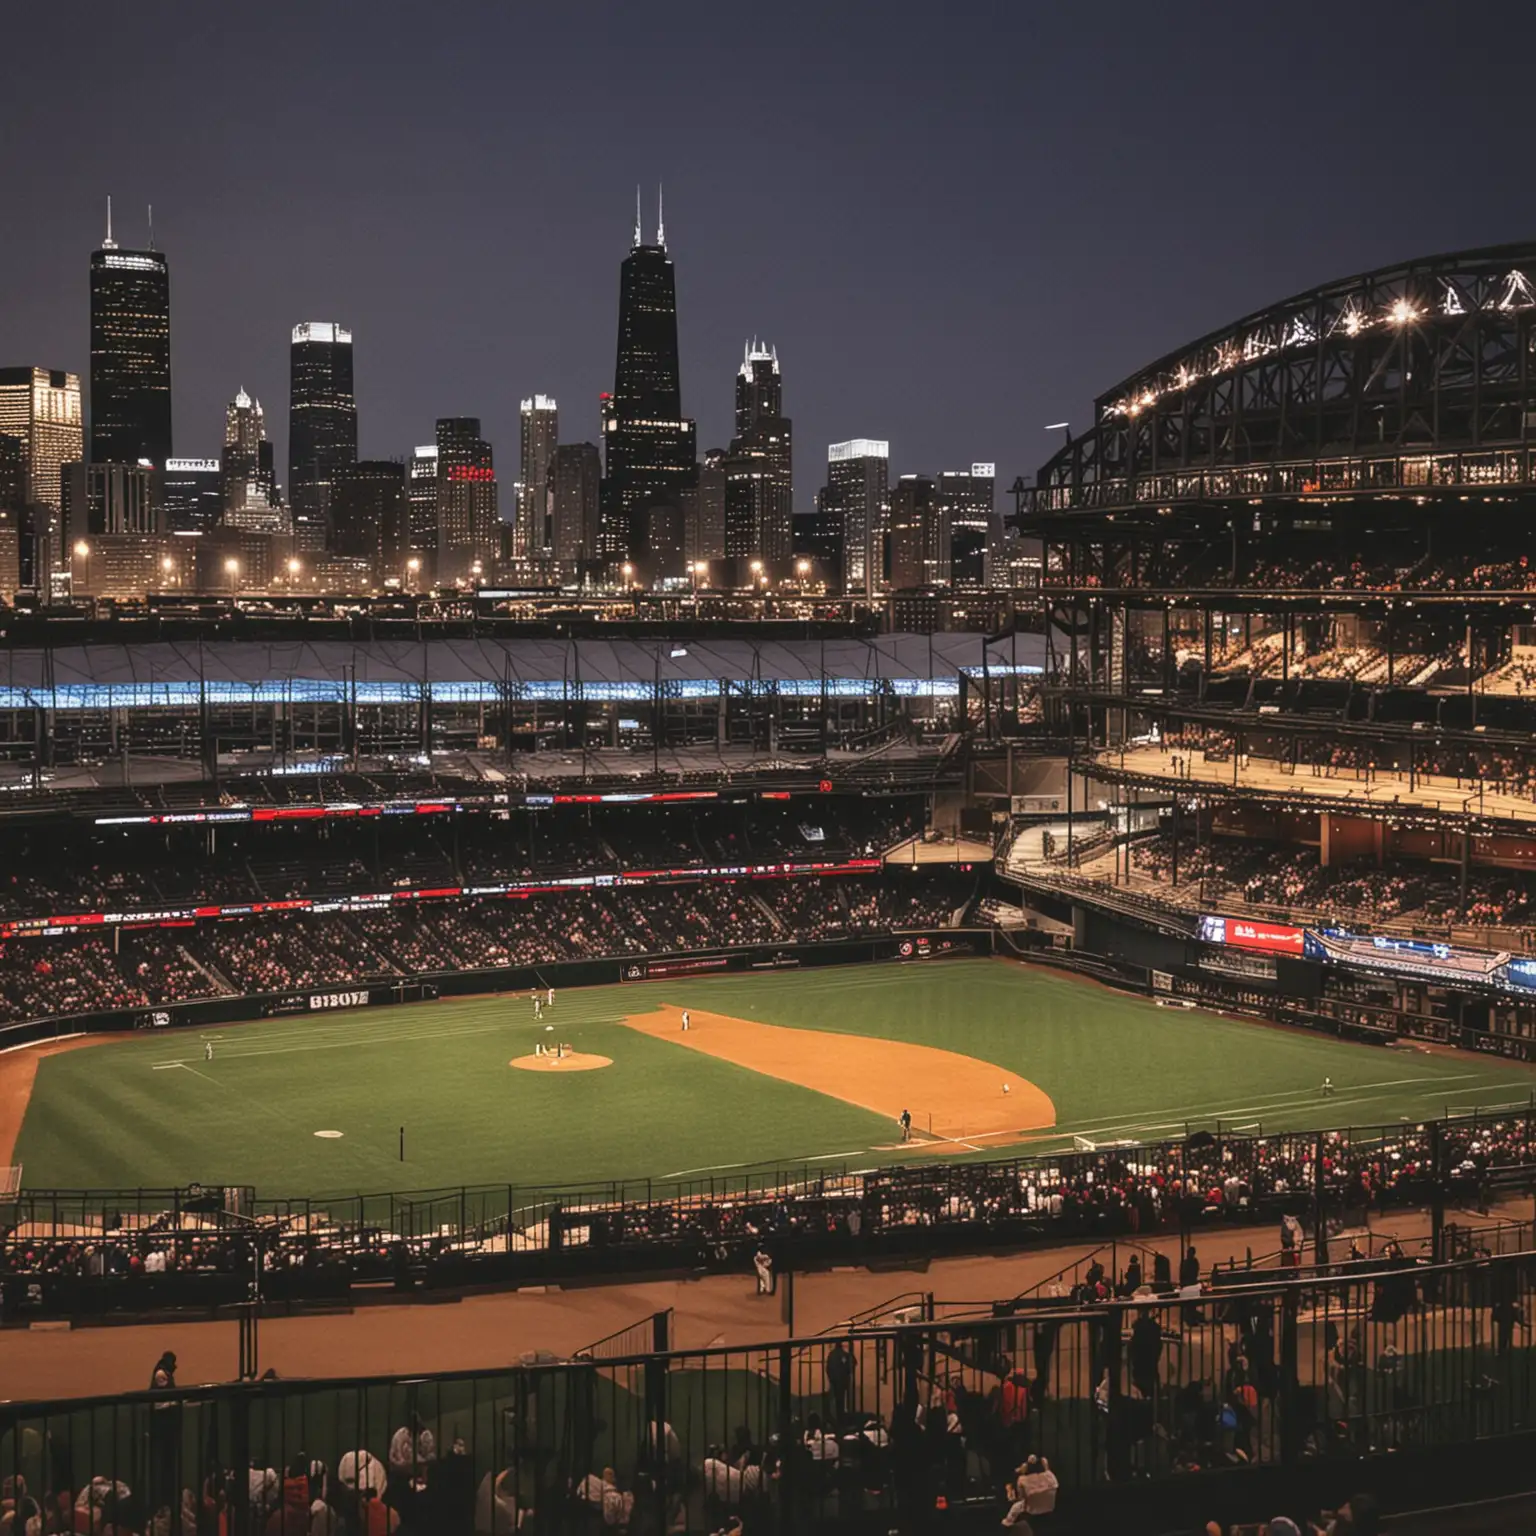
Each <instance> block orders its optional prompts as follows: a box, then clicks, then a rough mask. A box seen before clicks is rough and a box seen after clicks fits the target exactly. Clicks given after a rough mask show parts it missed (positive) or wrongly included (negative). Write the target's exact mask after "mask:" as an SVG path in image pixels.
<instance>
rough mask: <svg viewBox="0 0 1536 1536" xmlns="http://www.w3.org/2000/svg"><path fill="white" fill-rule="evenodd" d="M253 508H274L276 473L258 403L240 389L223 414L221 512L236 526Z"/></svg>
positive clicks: (270, 446)
mask: <svg viewBox="0 0 1536 1536" xmlns="http://www.w3.org/2000/svg"><path fill="white" fill-rule="evenodd" d="M253 506H255V507H258V508H268V509H271V508H275V507H276V506H277V473H276V470H275V469H274V468H273V463H272V444H271V443H269V442H268V441H267V423H266V416H265V414H264V413H263V411H262V409H261V401H260V400H253V399H252V398H251V397H250V396H249V395H248V394H246V392H245V391H244V390H243V389H242V390H241V391H240V392H239V394H237V395H236V396H235V398H234V399H233V400H232V401H231V402H230V403H229V405H228V406H227V407H226V408H225V411H224V510H225V513H226V515H227V516H229V517H230V519H231V521H233V522H234V523H235V524H236V525H237V526H238V525H239V522H240V519H241V518H243V517H248V516H249V510H250V509H251V508H252V507H253Z"/></svg>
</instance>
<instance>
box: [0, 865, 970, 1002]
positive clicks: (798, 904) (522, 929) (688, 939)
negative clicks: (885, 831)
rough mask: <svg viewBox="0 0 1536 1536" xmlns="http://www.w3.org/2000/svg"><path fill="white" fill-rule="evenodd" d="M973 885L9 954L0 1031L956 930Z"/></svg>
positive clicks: (814, 885) (559, 904)
mask: <svg viewBox="0 0 1536 1536" xmlns="http://www.w3.org/2000/svg"><path fill="white" fill-rule="evenodd" d="M974 895H975V881H974V879H973V878H972V877H969V876H965V875H959V874H954V875H951V874H948V873H945V872H942V871H940V872H935V871H934V870H933V869H932V867H931V866H918V867H917V868H916V869H915V870H909V869H901V870H893V871H891V872H889V873H888V874H885V875H863V876H838V877H836V878H817V877H799V878H787V879H744V880H698V881H694V882H682V883H678V884H668V885H658V884H643V885H642V884H634V885H613V886H604V887H599V888H595V889H582V890H550V891H544V892H538V893H535V894H532V895H528V896H520V897H512V898H495V897H491V898H485V899H482V900H478V901H443V902H409V903H399V904H395V905H384V906H379V907H374V908H366V909H360V910H354V911H348V912H327V913H319V912H279V913H269V914H263V915H261V916H258V917H246V918H225V919H220V920H217V921H215V920H208V921H204V922H202V923H198V924H195V925H194V924H185V925H180V926H175V927H170V928H166V929H152V928H139V929H121V930H117V934H116V941H115V944H114V940H113V939H112V938H111V937H110V936H102V935H101V934H100V933H99V932H98V933H96V934H94V935H92V936H89V937H81V936H57V937H45V938H24V939H11V940H9V941H7V942H5V943H4V944H0V1021H15V1020H20V1019H28V1018H42V1017H53V1016H67V1015H70V1014H80V1013H91V1012H102V1011H107V1010H114V1009H126V1008H142V1007H159V1006H162V1005H164V1004H166V1003H179V1002H186V1001H188V1000H191V999H194V998H200V997H216V996H221V995H232V994H256V993H270V992H289V991H293V990H296V989H302V988H313V987H342V986H349V985H369V984H378V983H389V982H396V981H400V980H403V979H406V978H409V977H416V976H422V975H436V974H442V973H446V972H452V971H463V970H492V969H502V968H505V967H509V966H539V965H552V964H557V963H559V962H562V961H572V960H595V959H602V958H608V957H613V958H622V957H624V956H629V955H644V954H666V953H675V952H677V951H683V950H697V949H719V948H728V947H731V946H736V945H767V944H789V943H799V942H803V941H811V940H825V939H836V938H845V937H850V936H854V935H862V934H874V933H882V932H890V931H892V930H894V929H899V928H933V927H942V926H949V925H950V924H952V923H953V922H954V920H955V919H956V917H957V916H958V915H959V914H960V913H961V912H963V910H964V909H965V907H966V906H967V904H968V902H969V901H970V900H971V898H972V897H973V896H974Z"/></svg>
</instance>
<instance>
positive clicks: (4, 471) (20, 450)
mask: <svg viewBox="0 0 1536 1536" xmlns="http://www.w3.org/2000/svg"><path fill="white" fill-rule="evenodd" d="M26 504H27V455H26V445H25V444H24V443H23V442H22V440H21V439H20V438H19V437H13V436H11V434H10V433H9V432H0V512H20V511H21V509H22V508H23V507H24V506H26Z"/></svg>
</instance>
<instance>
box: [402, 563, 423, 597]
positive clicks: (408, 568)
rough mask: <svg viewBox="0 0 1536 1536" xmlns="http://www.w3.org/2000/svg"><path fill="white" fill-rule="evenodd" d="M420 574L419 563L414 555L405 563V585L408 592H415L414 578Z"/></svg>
mask: <svg viewBox="0 0 1536 1536" xmlns="http://www.w3.org/2000/svg"><path fill="white" fill-rule="evenodd" d="M420 574H421V561H420V560H419V559H418V558H417V557H416V556H415V555H412V556H411V558H410V559H409V560H407V561H406V562H405V585H406V590H407V591H408V592H414V591H415V590H416V578H417V577H418V576H419V575H420Z"/></svg>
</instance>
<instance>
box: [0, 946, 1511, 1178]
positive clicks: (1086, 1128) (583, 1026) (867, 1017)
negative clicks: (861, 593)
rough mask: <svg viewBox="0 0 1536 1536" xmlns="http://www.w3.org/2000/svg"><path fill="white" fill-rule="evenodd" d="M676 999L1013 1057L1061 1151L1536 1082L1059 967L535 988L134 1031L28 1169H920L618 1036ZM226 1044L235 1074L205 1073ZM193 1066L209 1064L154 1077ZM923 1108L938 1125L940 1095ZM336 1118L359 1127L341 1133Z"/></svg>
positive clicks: (659, 1046) (45, 1071) (867, 1139)
mask: <svg viewBox="0 0 1536 1536" xmlns="http://www.w3.org/2000/svg"><path fill="white" fill-rule="evenodd" d="M663 1004H672V1005H676V1006H678V1007H687V1008H693V1009H697V1010H699V1011H701V1012H715V1013H720V1014H725V1015H729V1016H733V1017H737V1018H742V1019H749V1020H759V1021H761V1022H764V1023H768V1024H777V1025H781V1026H785V1027H788V1028H802V1029H816V1030H824V1031H831V1032H837V1033H847V1034H864V1035H870V1036H875V1037H882V1038H889V1039H892V1040H903V1041H909V1042H913V1043H917V1044H923V1045H929V1046H934V1047H937V1048H940V1049H943V1050H948V1051H954V1052H958V1053H961V1054H965V1055H970V1056H975V1057H978V1058H980V1059H982V1060H985V1061H988V1062H995V1063H996V1064H997V1065H999V1066H1001V1067H1003V1068H1005V1069H1006V1070H1007V1071H1008V1072H1010V1073H1016V1074H1017V1075H1018V1076H1019V1077H1020V1078H1027V1079H1029V1080H1030V1081H1032V1082H1035V1083H1037V1084H1038V1085H1039V1086H1040V1087H1041V1088H1042V1089H1043V1090H1044V1091H1045V1092H1046V1093H1048V1094H1049V1095H1050V1096H1051V1098H1052V1100H1053V1101H1054V1102H1055V1105H1056V1109H1057V1118H1058V1124H1057V1126H1056V1128H1055V1131H1054V1132H1053V1133H1045V1134H1046V1135H1047V1136H1049V1137H1052V1138H1053V1139H1056V1140H1062V1141H1065V1140H1067V1139H1069V1138H1070V1137H1071V1136H1072V1135H1074V1134H1078V1135H1085V1134H1086V1135H1090V1136H1092V1135H1094V1134H1095V1133H1097V1135H1098V1137H1099V1138H1100V1139H1115V1138H1116V1137H1117V1136H1122V1135H1123V1136H1149V1137H1155V1136H1160V1135H1178V1134H1182V1129H1183V1123H1184V1122H1185V1121H1186V1120H1188V1121H1190V1122H1197V1121H1198V1122H1201V1123H1207V1124H1208V1123H1210V1122H1211V1121H1213V1120H1214V1119H1215V1118H1217V1117H1220V1118H1221V1119H1222V1120H1223V1121H1228V1120H1232V1119H1236V1118H1239V1117H1247V1118H1249V1119H1259V1120H1262V1121H1263V1126H1264V1129H1265V1131H1266V1132H1268V1131H1271V1130H1282V1129H1306V1128H1311V1127H1316V1126H1325V1125H1332V1124H1336V1123H1339V1122H1340V1121H1348V1120H1351V1119H1354V1120H1356V1121H1363V1122H1364V1123H1367V1124H1376V1123H1383V1122H1385V1123H1392V1122H1395V1121H1396V1120H1397V1119H1399V1117H1402V1116H1408V1117H1410V1118H1414V1119H1420V1118H1424V1117H1426V1116H1427V1115H1429V1114H1433V1113H1438V1112H1440V1111H1441V1110H1442V1109H1443V1107H1444V1104H1445V1102H1446V1100H1447V1099H1450V1100H1452V1101H1454V1102H1455V1103H1458V1104H1473V1103H1477V1102H1480V1101H1483V1100H1488V1099H1493V1100H1495V1101H1497V1102H1499V1103H1501V1104H1507V1103H1508V1102H1510V1101H1512V1100H1519V1099H1524V1098H1526V1097H1527V1096H1528V1095H1529V1094H1530V1092H1531V1089H1532V1086H1533V1084H1536V1073H1533V1072H1532V1070H1531V1068H1529V1067H1526V1066H1524V1065H1523V1064H1519V1063H1511V1062H1504V1061H1502V1060H1492V1059H1490V1060H1488V1061H1486V1062H1484V1061H1482V1060H1477V1059H1472V1058H1468V1057H1447V1056H1445V1055H1429V1054H1420V1053H1417V1052H1393V1053H1392V1054H1391V1055H1390V1056H1389V1055H1387V1054H1385V1053H1384V1052H1383V1051H1382V1050H1381V1049H1380V1048H1379V1047H1372V1046H1365V1045H1355V1044H1351V1043H1347V1042H1340V1041H1337V1040H1333V1039H1330V1038H1328V1037H1325V1036H1317V1035H1309V1034H1305V1033H1302V1032H1296V1031H1286V1030H1277V1029H1272V1028H1267V1027H1263V1026H1259V1025H1254V1024H1249V1023H1244V1022H1240V1021H1236V1020H1231V1019H1224V1018H1221V1017H1219V1016H1217V1015H1214V1014H1208V1013H1202V1012H1200V1011H1198V1010H1194V1011H1186V1010H1167V1009H1158V1008H1156V1007H1154V1006H1153V1005H1152V1004H1151V1003H1150V1002H1148V1001H1146V1000H1143V999H1138V998H1132V997H1127V996H1123V995H1120V994H1117V993H1113V992H1109V991H1106V990H1105V989H1103V988H1100V987H1097V986H1093V985H1088V984H1084V983H1081V982H1078V981H1076V980H1074V979H1073V978H1070V977H1064V976H1061V975H1059V974H1057V973H1055V972H1048V971H1044V970H1035V969H1030V968H1028V967H1023V966H1018V965H1011V964H1004V963H1002V962H998V961H992V960H958V961H957V960H934V961H926V962H913V963H907V964H887V965H861V966H848V967H840V968H837V969H835V970H818V971H800V972H796V971H790V972H775V973H773V974H771V975H762V974H741V975H728V976H710V977H683V978H671V979H667V980H662V981H650V982H643V983H631V984H626V985H615V986H609V987H599V988H591V989H583V990H570V989H568V990H559V991H557V993H556V1001H555V1005H554V1007H553V1009H550V1010H546V1011H545V1013H544V1015H543V1016H542V1017H541V1018H538V1019H535V1017H534V1014H533V1008H532V1003H531V1001H530V999H529V996H528V993H527V992H526V991H524V992H521V993H518V994H515V995H500V996H485V997H474V998H458V999H452V1000H444V1001H442V1002H437V1003H424V1004H414V1005H407V1006H387V1007H381V1008H372V1009H370V1008H363V1009H358V1010H354V1011H346V1012H337V1013H320V1012H317V1013H313V1014H304V1015H300V1016H288V1017H284V1018H279V1019H272V1020H266V1021H259V1022H255V1023H252V1024H248V1025H236V1026H226V1027H220V1028H213V1029H206V1030H202V1031H198V1032H188V1033H185V1034H176V1035H167V1034H146V1035H141V1036H136V1037H134V1038H132V1039H129V1040H125V1041H122V1042H114V1043H112V1044H110V1045H103V1046H97V1047H90V1048H87V1049H85V1050H81V1051H77V1052H74V1053H72V1054H65V1055H59V1056H55V1057H51V1058H48V1059H46V1060H44V1061H42V1062H41V1063H40V1065H39V1072H38V1079H37V1087H36V1089H35V1091H34V1096H33V1101H32V1106H31V1108H30V1110H29V1112H28V1114H27V1117H26V1121H25V1123H24V1125H23V1127H22V1132H21V1137H20V1140H19V1143H18V1148H17V1153H16V1157H17V1160H18V1161H20V1162H22V1163H23V1164H24V1166H25V1168H26V1179H27V1183H28V1185H30V1186H32V1187H33V1188H39V1187H48V1186H54V1187H63V1188H82V1187H97V1188H103V1187H133V1186H139V1185H143V1186H163V1185H171V1184H185V1183H188V1182H190V1181H192V1180H202V1181H203V1182H207V1183H215V1182H223V1183H242V1184H255V1185H256V1186H257V1188H258V1189H259V1190H261V1191H262V1192H263V1193H265V1194H271V1195H285V1194H293V1195H302V1194H317V1195H318V1194H323V1193H327V1192H329V1193H332V1194H334V1193H337V1192H346V1191H348V1190H352V1191H357V1190H368V1191H376V1190H385V1189H391V1188H396V1189H404V1188H424V1187H438V1186H442V1187H449V1186H456V1185H458V1184H461V1183H499V1184H508V1183H510V1184H513V1185H516V1186H519V1187H521V1188H525V1189H526V1188H531V1187H535V1186H540V1185H572V1184H586V1183H591V1184H598V1183H602V1182H606V1181H609V1180H613V1179H620V1178H645V1177H648V1176H654V1177H665V1176H666V1174H667V1173H668V1172H670V1171H674V1170H679V1169H701V1170H709V1169H716V1170H718V1169H722V1168H725V1167H728V1166H733V1165H734V1166H740V1167H748V1166H760V1165H762V1164H764V1163H771V1162H773V1161H776V1160H778V1161H782V1162H784V1163H786V1164H791V1163H795V1162H799V1161H803V1160H805V1159H807V1158H825V1159H832V1158H837V1157H846V1158H848V1159H849V1160H850V1161H853V1162H854V1163H855V1165H856V1166H869V1165H871V1164H874V1163H878V1162H882V1161H892V1160H899V1159H903V1158H905V1159H907V1160H910V1159H911V1156H912V1154H911V1153H910V1152H907V1153H903V1152H901V1151H900V1150H884V1151H879V1152H876V1151H873V1150H871V1151H868V1152H855V1151H852V1150H850V1149H856V1148H861V1147H863V1148H870V1149H874V1148H887V1149H889V1148H890V1147H891V1144H892V1142H893V1141H894V1139H895V1138H894V1136H893V1135H892V1127H891V1126H890V1125H889V1124H888V1123H886V1122H885V1121H884V1120H883V1119H882V1118H881V1117H879V1116H877V1115H872V1114H870V1113H869V1112H867V1111H864V1110H860V1109H857V1108H855V1107H854V1106H853V1105H850V1104H848V1103H844V1102H842V1101H840V1100H838V1099H837V1098H834V1097H831V1096H829V1095H827V1094H824V1093H816V1092H813V1091H811V1090H809V1089H805V1088H802V1087H799V1086H797V1085H795V1084H792V1083H787V1082H781V1081H778V1080H774V1079H768V1078H765V1077H763V1076H762V1075H760V1074H758V1073H755V1072H752V1071H750V1070H748V1069H747V1068H745V1067H739V1066H736V1065H733V1064H731V1063H728V1062H724V1061H720V1060H716V1059H712V1058H708V1057H705V1056H702V1055H700V1054H699V1053H695V1052H690V1051H685V1050H682V1049H679V1048H678V1046H677V1045H675V1044H674V1043H673V1042H672V1041H671V1040H669V1039H649V1038H647V1037H645V1036H643V1035H640V1034H638V1033H637V1032H636V1031H633V1030H629V1029H625V1028H621V1027H619V1021H620V1020H621V1019H622V1018H624V1017H625V1016H626V1015H627V1014H631V1013H644V1012H650V1011H653V1010H655V1009H656V1008H658V1007H660V1006H662V1005H663ZM546 1024H553V1025H554V1029H553V1031H546V1030H545V1028H544V1026H545V1025H546ZM205 1036H206V1037H207V1038H210V1039H212V1040H213V1042H214V1060H213V1061H212V1062H211V1063H205V1062H204V1061H203V1060H202V1054H203V1040H204V1037H205ZM540 1038H542V1039H546V1040H553V1039H560V1040H566V1041H570V1042H571V1043H572V1044H573V1045H575V1046H576V1047H577V1048H578V1049H581V1050H588V1051H593V1052H596V1053H598V1054H601V1055H604V1056H609V1057H611V1058H613V1063H614V1064H613V1066H612V1067H609V1068H605V1069H603V1070H601V1071H597V1072H585V1073H577V1074H533V1073H526V1072H517V1071H513V1070H512V1069H511V1068H510V1067H509V1066H508V1062H509V1061H510V1060H511V1058H512V1057H514V1056H518V1055H522V1054H525V1053H526V1052H527V1051H528V1050H530V1049H531V1048H532V1043H533V1041H534V1040H535V1039H540ZM175 1061H182V1062H185V1063H186V1064H187V1065H188V1066H189V1067H191V1068H193V1069H194V1071H154V1070H152V1068H153V1067H155V1066H165V1065H167V1064H168V1063H171V1062H175ZM197 1074H201V1076H200V1075H197ZM207 1077H211V1078H213V1079H214V1080H215V1081H214V1082H210V1081H206V1080H204V1079H205V1078H207ZM1324 1077H1331V1078H1332V1079H1333V1082H1334V1084H1335V1087H1336V1093H1335V1095H1334V1096H1333V1097H1332V1098H1327V1099H1324V1098H1322V1097H1321V1095H1320V1094H1319V1091H1318V1090H1319V1087H1320V1085H1321V1083H1322V1080H1323V1078H1324ZM913 1100H914V1102H913V1106H912V1107H913V1110H914V1113H917V1111H918V1109H919V1107H920V1105H921V1102H922V1100H921V1085H920V1084H919V1085H914V1090H913ZM402 1125H404V1126H405V1127H406V1158H405V1161H404V1162H403V1163H402V1162H401V1161H400V1158H399V1130H400V1127H401V1126H402ZM320 1129H334V1130H339V1131H341V1132H342V1133H343V1134H342V1137H341V1139H339V1140H335V1141H321V1140H317V1139H316V1138H315V1136H314V1132H315V1131H316V1130H320ZM978 1144H979V1145H980V1146H981V1148H982V1151H981V1152H980V1154H966V1155H981V1156H988V1157H991V1156H999V1155H1005V1152H1006V1149H1002V1148H998V1147H994V1146H990V1145H988V1144H987V1143H986V1142H985V1141H982V1142H980V1143H978ZM1049 1145H1050V1142H1049V1141H1048V1140H1047V1141H1037V1142H1035V1143H1033V1146H1034V1148H1035V1149H1037V1150H1043V1149H1044V1148H1045V1147H1047V1146H1049ZM962 1151H963V1149H962V1148H959V1147H952V1148H950V1149H948V1150H947V1151H946V1153H945V1155H946V1156H953V1155H958V1154H960V1153H961V1152H962Z"/></svg>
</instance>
